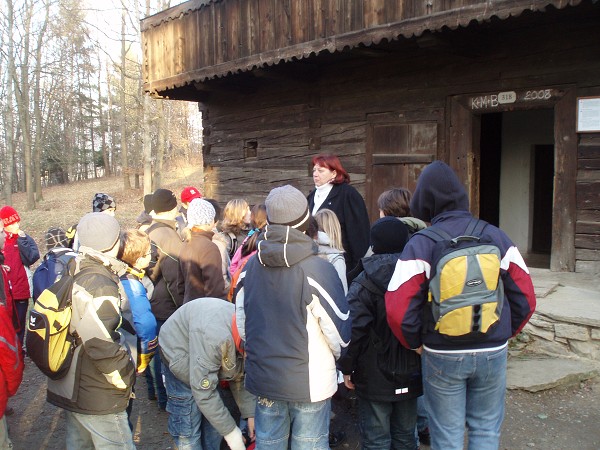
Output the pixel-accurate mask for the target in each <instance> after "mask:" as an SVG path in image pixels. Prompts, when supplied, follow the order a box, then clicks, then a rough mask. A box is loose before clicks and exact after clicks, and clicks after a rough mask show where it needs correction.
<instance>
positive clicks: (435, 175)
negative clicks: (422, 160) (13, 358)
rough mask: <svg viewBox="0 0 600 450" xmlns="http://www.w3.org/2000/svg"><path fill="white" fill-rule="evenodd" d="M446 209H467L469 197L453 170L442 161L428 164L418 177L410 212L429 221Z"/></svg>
mask: <svg viewBox="0 0 600 450" xmlns="http://www.w3.org/2000/svg"><path fill="white" fill-rule="evenodd" d="M447 211H469V197H468V196H467V192H466V191H465V188H464V186H463V185H462V183H461V182H460V181H459V179H458V177H457V176H456V174H455V173H454V171H453V170H452V169H451V168H450V167H449V166H448V165H447V164H446V163H444V162H442V161H434V162H432V163H431V164H429V165H428V166H427V167H425V169H424V170H423V172H422V173H421V176H420V177H419V180H418V181H417V187H416V188H415V193H414V194H413V197H412V200H411V202H410V212H411V213H412V215H413V216H415V217H416V218H418V219H421V220H424V221H425V222H431V219H433V218H434V217H435V216H437V215H439V214H442V213H444V212H447Z"/></svg>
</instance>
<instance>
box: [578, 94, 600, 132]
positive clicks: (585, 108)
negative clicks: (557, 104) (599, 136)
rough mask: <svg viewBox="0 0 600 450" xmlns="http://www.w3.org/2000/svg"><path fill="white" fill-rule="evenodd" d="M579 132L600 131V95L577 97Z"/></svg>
mask: <svg viewBox="0 0 600 450" xmlns="http://www.w3.org/2000/svg"><path fill="white" fill-rule="evenodd" d="M577 132H578V133H594V132H596V133H597V132H600V97H579V98H578V99H577Z"/></svg>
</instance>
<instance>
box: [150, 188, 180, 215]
mask: <svg viewBox="0 0 600 450" xmlns="http://www.w3.org/2000/svg"><path fill="white" fill-rule="evenodd" d="M176 207H177V197H175V194H173V191H170V190H169V189H157V190H155V191H154V194H152V209H153V210H154V212H155V213H162V212H167V211H171V210H172V209H174V208H176Z"/></svg>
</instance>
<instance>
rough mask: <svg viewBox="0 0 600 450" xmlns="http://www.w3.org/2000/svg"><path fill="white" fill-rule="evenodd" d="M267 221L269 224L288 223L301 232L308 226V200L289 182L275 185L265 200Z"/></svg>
mask: <svg viewBox="0 0 600 450" xmlns="http://www.w3.org/2000/svg"><path fill="white" fill-rule="evenodd" d="M265 206H266V207H267V221H268V222H269V223H271V224H278V225H289V226H291V227H292V228H296V229H298V230H300V231H302V232H304V231H306V228H307V226H308V217H309V216H310V214H309V211H308V202H307V201H306V197H305V196H304V194H302V192H300V191H299V190H298V189H296V188H295V187H293V186H290V185H289V184H287V185H285V186H280V187H276V188H274V189H272V190H271V192H269V195H267V199H266V200H265Z"/></svg>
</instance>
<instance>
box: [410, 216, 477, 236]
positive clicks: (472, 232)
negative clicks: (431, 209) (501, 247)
mask: <svg viewBox="0 0 600 450" xmlns="http://www.w3.org/2000/svg"><path fill="white" fill-rule="evenodd" d="M487 226H488V223H487V222H486V221H485V220H480V219H477V218H475V217H473V218H472V219H471V220H470V221H469V223H468V224H467V228H466V229H465V231H464V233H463V235H462V236H457V237H452V236H450V235H449V234H448V233H446V232H445V231H444V230H442V229H441V228H437V227H436V226H435V225H432V226H430V227H427V228H425V229H424V230H421V231H419V232H417V233H415V234H421V235H423V236H427V237H428V238H429V239H431V240H432V241H434V242H441V241H452V240H454V239H458V238H460V237H463V236H465V237H480V236H481V234H482V233H483V230H484V229H485V227H487Z"/></svg>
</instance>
